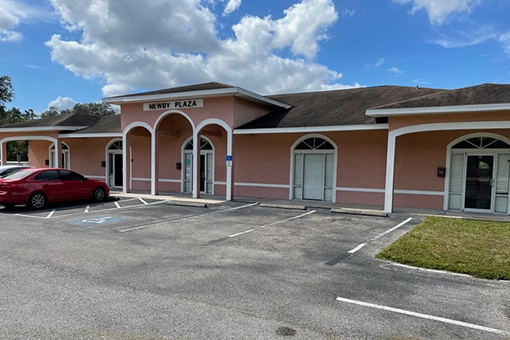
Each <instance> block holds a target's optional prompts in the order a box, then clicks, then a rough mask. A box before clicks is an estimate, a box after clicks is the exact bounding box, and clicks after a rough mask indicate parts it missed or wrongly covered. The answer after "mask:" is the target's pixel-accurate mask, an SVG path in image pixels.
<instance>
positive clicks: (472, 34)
mask: <svg viewBox="0 0 510 340" xmlns="http://www.w3.org/2000/svg"><path fill="white" fill-rule="evenodd" d="M497 38H498V34H497V33H496V32H495V31H494V29H493V28H492V27H491V26H482V27H480V28H478V29H477V30H474V31H466V32H463V31H457V32H454V34H453V35H452V34H450V35H448V36H446V35H443V36H442V37H441V38H439V39H435V40H432V41H431V42H432V43H435V44H438V45H440V46H443V47H445V48H458V47H469V46H474V45H478V44H481V43H484V42H486V41H488V40H493V39H497Z"/></svg>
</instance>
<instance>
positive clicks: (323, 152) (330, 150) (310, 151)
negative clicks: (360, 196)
mask: <svg viewBox="0 0 510 340" xmlns="http://www.w3.org/2000/svg"><path fill="white" fill-rule="evenodd" d="M293 160H294V183H293V189H294V199H300V200H301V199H302V200H319V201H329V202H331V201H333V193H334V182H335V181H334V177H335V174H334V168H335V166H334V163H335V147H334V146H333V144H332V143H331V142H329V141H328V140H326V139H325V138H322V137H309V138H306V139H303V140H302V141H301V142H299V143H298V144H297V145H296V146H295V147H294V150H293Z"/></svg>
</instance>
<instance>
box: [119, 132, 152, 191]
mask: <svg viewBox="0 0 510 340" xmlns="http://www.w3.org/2000/svg"><path fill="white" fill-rule="evenodd" d="M152 136H153V130H152V127H151V126H150V125H149V124H147V123H145V122H133V123H131V124H129V125H128V126H127V127H126V128H125V129H124V131H123V137H122V147H123V148H124V152H123V156H122V157H123V162H122V163H123V170H124V176H123V184H124V192H131V191H132V190H151V193H152V194H155V193H154V192H153V191H154V190H153V188H152V186H151V183H152V182H153V181H152V178H153V177H154V176H153V173H152V171H153V169H154V163H155V162H154V159H155V157H154V151H153V150H154V148H153V142H152V141H153V138H152Z"/></svg>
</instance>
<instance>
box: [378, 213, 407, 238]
mask: <svg viewBox="0 0 510 340" xmlns="http://www.w3.org/2000/svg"><path fill="white" fill-rule="evenodd" d="M412 219H413V218H412V217H409V218H408V219H407V220H405V221H404V222H402V223H399V224H398V225H396V226H394V227H393V228H391V229H388V230H386V231H385V232H383V233H380V234H379V235H376V236H374V237H372V238H371V239H370V241H375V240H378V239H380V238H381V237H383V236H384V235H386V234H389V233H391V232H392V231H394V230H397V229H398V228H400V227H401V226H403V225H405V224H407V223H408V222H409V221H411V220H412Z"/></svg>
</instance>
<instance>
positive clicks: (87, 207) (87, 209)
mask: <svg viewBox="0 0 510 340" xmlns="http://www.w3.org/2000/svg"><path fill="white" fill-rule="evenodd" d="M89 211H90V205H87V206H86V207H85V211H84V213H85V214H86V213H88V212H89Z"/></svg>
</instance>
